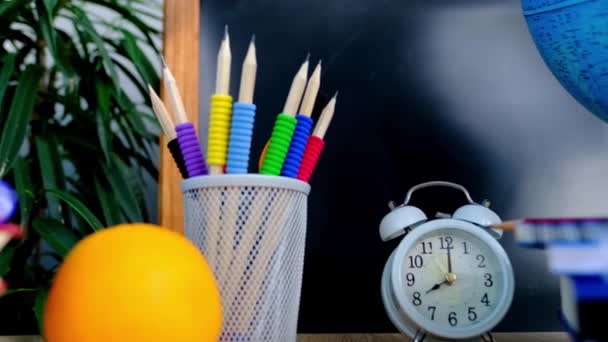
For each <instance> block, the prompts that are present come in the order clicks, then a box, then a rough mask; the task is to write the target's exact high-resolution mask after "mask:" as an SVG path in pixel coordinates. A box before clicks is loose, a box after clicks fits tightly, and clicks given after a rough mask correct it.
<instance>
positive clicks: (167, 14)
mask: <svg viewBox="0 0 608 342" xmlns="http://www.w3.org/2000/svg"><path fill="white" fill-rule="evenodd" d="M199 16H200V0H165V1H164V36H163V50H164V51H163V54H164V56H165V60H166V62H167V65H168V66H169V68H171V71H172V72H173V76H175V80H176V81H177V84H178V87H179V89H180V93H181V95H182V99H183V101H184V106H185V108H186V112H187V115H188V118H189V119H190V120H191V121H192V122H193V123H194V126H195V127H196V128H197V129H198V110H199V108H198V104H199V102H198V96H199V89H198V77H199V74H198V73H199V68H198V65H199V63H198V59H199ZM161 97H162V98H163V100H165V101H166V93H165V90H164V88H163V87H161ZM166 144H167V142H166V140H164V138H161V141H160V146H161V148H160V151H161V152H160V179H159V187H158V222H159V224H160V225H161V226H163V227H167V228H171V229H173V230H176V231H178V232H181V233H183V231H184V219H183V216H184V215H183V213H184V208H183V201H182V195H181V191H180V182H181V179H182V178H181V176H180V174H179V172H178V169H177V167H176V166H175V163H174V162H173V159H172V157H171V154H170V153H169V150H168V149H166V148H164V147H165V145H166Z"/></svg>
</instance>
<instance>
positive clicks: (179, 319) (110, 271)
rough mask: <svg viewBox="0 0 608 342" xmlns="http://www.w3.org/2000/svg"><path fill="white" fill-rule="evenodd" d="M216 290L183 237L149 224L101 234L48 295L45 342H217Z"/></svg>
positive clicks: (63, 270)
mask: <svg viewBox="0 0 608 342" xmlns="http://www.w3.org/2000/svg"><path fill="white" fill-rule="evenodd" d="M220 326H221V307H220V297H219V292H218V288H217V285H216V282H215V279H214V277H213V274H212V272H211V269H210V268H209V266H208V264H207V262H206V260H205V259H204V257H203V255H202V254H201V253H200V252H199V251H198V249H197V248H196V247H195V246H194V245H193V244H192V243H190V241H189V240H187V239H186V238H185V237H183V236H182V235H180V234H178V233H176V232H173V231H170V230H168V229H164V228H160V227H158V226H154V225H149V224H127V225H120V226H116V227H112V228H108V229H104V230H101V231H98V232H96V233H94V234H92V235H90V236H88V237H86V238H85V239H83V240H82V241H80V242H79V243H78V244H77V245H76V246H75V247H74V248H73V249H72V251H70V253H69V254H68V255H67V256H66V258H65V259H64V262H63V264H62V265H61V266H60V268H59V270H58V272H57V274H56V276H55V279H54V282H53V284H52V286H51V289H50V291H49V294H48V298H47V302H46V306H45V311H44V321H43V334H44V337H45V341H46V342H71V341H74V342H98V341H99V342H101V341H103V342H110V341H112V342H123V341H124V342H127V341H128V342H148V341H159V342H160V341H163V342H164V341H170V342H182V341H183V342H186V341H187V342H193V341H217V338H218V336H219V331H220Z"/></svg>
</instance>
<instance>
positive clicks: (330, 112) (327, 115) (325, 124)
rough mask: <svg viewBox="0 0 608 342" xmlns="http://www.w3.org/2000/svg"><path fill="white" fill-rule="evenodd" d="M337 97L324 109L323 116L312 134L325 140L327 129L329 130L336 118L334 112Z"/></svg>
mask: <svg viewBox="0 0 608 342" xmlns="http://www.w3.org/2000/svg"><path fill="white" fill-rule="evenodd" d="M337 95H338V94H337V93H336V95H334V97H332V98H331V100H329V103H328V104H327V106H325V108H324V109H323V112H322V113H321V116H320V117H319V121H318V122H317V125H316V126H315V129H314V130H313V132H312V134H313V135H316V136H318V137H319V138H321V139H323V138H324V137H325V133H327V129H328V128H329V124H330V123H331V120H332V118H333V117H334V112H335V111H336V97H337Z"/></svg>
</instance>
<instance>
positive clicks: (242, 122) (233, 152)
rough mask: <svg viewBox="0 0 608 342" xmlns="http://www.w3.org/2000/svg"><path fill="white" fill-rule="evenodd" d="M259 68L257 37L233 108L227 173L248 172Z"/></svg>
mask: <svg viewBox="0 0 608 342" xmlns="http://www.w3.org/2000/svg"><path fill="white" fill-rule="evenodd" d="M257 68H258V63H257V59H256V50H255V36H253V37H251V42H250V43H249V48H248V49H247V55H246V56H245V60H244V61H243V67H242V71H241V84H240V90H239V99H238V101H237V102H235V103H234V106H233V108H232V122H231V124H230V140H229V142H228V157H227V161H226V173H232V174H239V173H240V174H243V173H247V171H248V167H249V154H250V150H251V139H252V136H253V125H254V122H255V110H256V106H255V105H254V104H253V94H254V92H255V78H256V73H257Z"/></svg>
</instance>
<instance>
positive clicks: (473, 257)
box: [387, 219, 514, 339]
mask: <svg viewBox="0 0 608 342" xmlns="http://www.w3.org/2000/svg"><path fill="white" fill-rule="evenodd" d="M387 266H388V265H387ZM390 267H391V268H392V272H391V283H392V284H391V285H392V291H393V295H394V299H396V301H397V302H398V306H399V308H400V310H399V311H401V312H403V313H405V315H406V316H407V318H408V319H409V320H411V321H413V322H414V323H415V325H417V326H418V327H420V328H422V329H423V330H424V331H426V332H428V333H430V334H432V335H435V336H439V337H443V338H453V339H464V338H470V337H474V336H478V335H481V334H483V333H485V332H487V331H489V330H491V329H492V328H493V327H494V326H495V325H496V324H497V323H498V322H499V321H500V320H501V319H502V318H503V317H504V315H505V314H506V312H507V310H508V308H509V306H510V303H511V300H512V297H513V287H514V285H513V283H514V282H513V272H512V269H511V265H510V262H509V259H508V257H507V256H506V253H505V252H504V250H503V249H502V247H501V246H500V245H499V244H498V242H497V241H496V240H495V239H494V238H493V237H492V236H491V235H490V234H488V233H487V232H485V231H484V230H483V228H480V227H477V226H474V225H472V224H470V223H468V222H463V221H457V220H450V219H446V220H435V221H431V222H428V223H426V224H424V225H422V226H420V227H418V228H416V229H414V230H413V231H412V232H411V233H409V234H408V235H407V236H406V237H405V238H404V239H403V241H402V242H401V244H400V246H399V247H398V248H397V250H396V251H395V254H394V256H393V262H392V265H391V266H390Z"/></svg>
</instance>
